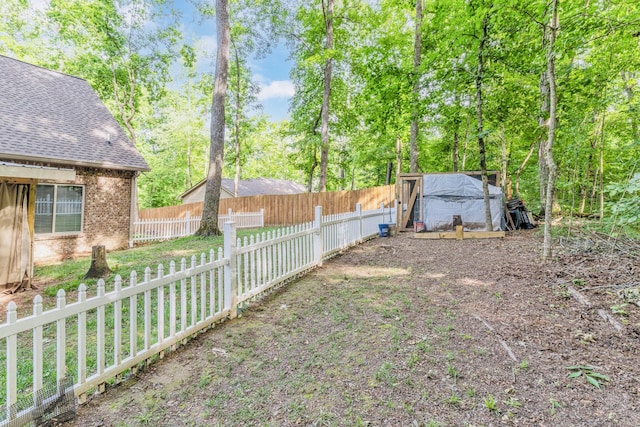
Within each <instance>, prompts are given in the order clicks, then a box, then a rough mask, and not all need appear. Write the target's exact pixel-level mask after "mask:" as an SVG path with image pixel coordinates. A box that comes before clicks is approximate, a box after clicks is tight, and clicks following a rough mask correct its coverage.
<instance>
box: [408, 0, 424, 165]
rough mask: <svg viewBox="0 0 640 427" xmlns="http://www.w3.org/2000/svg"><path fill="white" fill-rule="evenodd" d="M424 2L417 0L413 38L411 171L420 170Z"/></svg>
mask: <svg viewBox="0 0 640 427" xmlns="http://www.w3.org/2000/svg"><path fill="white" fill-rule="evenodd" d="M422 3H423V0H416V17H415V32H414V38H413V40H414V41H413V75H412V78H413V99H412V108H411V134H410V136H409V158H410V165H409V168H410V172H411V173H416V172H418V118H419V114H418V106H417V104H418V96H419V95H420V62H421V60H422Z"/></svg>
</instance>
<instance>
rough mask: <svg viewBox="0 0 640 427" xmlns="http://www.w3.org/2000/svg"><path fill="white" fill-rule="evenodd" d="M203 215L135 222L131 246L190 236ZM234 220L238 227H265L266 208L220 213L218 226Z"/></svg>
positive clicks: (187, 214)
mask: <svg viewBox="0 0 640 427" xmlns="http://www.w3.org/2000/svg"><path fill="white" fill-rule="evenodd" d="M201 218H202V217H199V216H191V214H190V213H189V211H187V212H186V215H185V217H184V218H148V219H139V220H137V221H134V223H133V237H132V239H131V242H129V246H133V244H134V243H143V242H152V241H158V240H168V239H175V238H176V237H185V236H190V235H192V234H193V233H195V232H196V230H198V228H200V220H201ZM228 221H233V222H235V223H236V228H261V227H264V209H260V212H232V210H231V209H229V211H228V212H227V214H226V215H218V227H219V228H220V229H221V230H222V228H223V225H224V223H225V222H228Z"/></svg>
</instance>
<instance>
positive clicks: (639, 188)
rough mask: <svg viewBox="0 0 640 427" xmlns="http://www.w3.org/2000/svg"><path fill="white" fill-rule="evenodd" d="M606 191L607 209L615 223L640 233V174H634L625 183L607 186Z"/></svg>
mask: <svg viewBox="0 0 640 427" xmlns="http://www.w3.org/2000/svg"><path fill="white" fill-rule="evenodd" d="M607 190H608V194H609V197H610V198H611V201H610V202H609V204H608V207H609V209H610V210H611V213H612V215H613V217H614V220H615V223H616V224H617V225H620V226H622V227H627V226H630V227H633V228H634V229H636V230H638V231H640V211H639V210H638V206H640V173H635V174H634V175H633V176H632V177H631V178H630V179H629V180H628V181H626V182H623V183H612V184H609V185H608V186H607Z"/></svg>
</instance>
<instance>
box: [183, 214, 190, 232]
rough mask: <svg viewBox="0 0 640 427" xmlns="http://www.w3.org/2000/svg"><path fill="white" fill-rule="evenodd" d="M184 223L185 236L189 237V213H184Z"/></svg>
mask: <svg viewBox="0 0 640 427" xmlns="http://www.w3.org/2000/svg"><path fill="white" fill-rule="evenodd" d="M184 221H185V224H186V227H185V228H184V229H185V231H186V233H185V236H191V212H189V211H186V212H185V213H184Z"/></svg>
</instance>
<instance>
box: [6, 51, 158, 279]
mask: <svg viewBox="0 0 640 427" xmlns="http://www.w3.org/2000/svg"><path fill="white" fill-rule="evenodd" d="M148 170H149V166H148V165H147V163H146V162H145V160H144V158H143V157H142V155H141V154H140V153H139V152H138V151H137V150H136V147H135V146H134V144H133V143H132V142H131V141H130V140H129V139H128V138H127V135H126V134H125V132H124V131H123V129H122V128H121V127H120V125H119V124H118V123H117V122H116V120H115V119H114V117H113V116H112V115H111V113H110V112H109V110H108V109H107V107H106V106H105V105H104V104H103V103H102V102H101V101H100V99H99V98H98V96H97V94H96V93H95V92H94V91H93V89H92V88H91V87H90V86H89V84H88V83H87V82H86V81H85V80H83V79H80V78H77V77H73V76H70V75H66V74H62V73H59V72H56V71H51V70H47V69H44V68H41V67H38V66H35V65H31V64H28V63H25V62H22V61H18V60H15V59H12V58H9V57H6V56H0V204H1V205H0V288H2V287H6V286H10V285H12V284H16V283H20V282H24V281H25V280H29V278H30V277H31V271H32V267H31V266H32V262H39V261H50V260H60V259H64V258H70V257H74V256H76V255H81V254H87V253H90V252H91V247H92V246H94V245H104V246H105V247H106V249H107V250H113V249H117V248H122V247H125V246H127V244H128V242H129V239H130V232H131V220H132V217H133V216H134V215H135V212H136V198H137V194H136V177H137V175H138V174H139V173H140V172H141V171H148Z"/></svg>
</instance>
